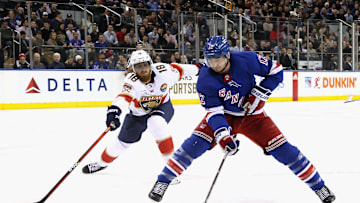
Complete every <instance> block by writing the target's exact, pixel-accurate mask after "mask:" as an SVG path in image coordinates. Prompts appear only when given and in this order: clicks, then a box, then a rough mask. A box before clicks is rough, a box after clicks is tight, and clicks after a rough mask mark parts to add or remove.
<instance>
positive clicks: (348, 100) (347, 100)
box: [344, 95, 360, 103]
mask: <svg viewBox="0 0 360 203" xmlns="http://www.w3.org/2000/svg"><path fill="white" fill-rule="evenodd" d="M352 98H353V95H350V96H349V97H348V98H347V99H346V100H345V101H344V103H349V102H354V101H360V99H354V100H352Z"/></svg>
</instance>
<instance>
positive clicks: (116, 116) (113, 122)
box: [106, 105, 121, 131]
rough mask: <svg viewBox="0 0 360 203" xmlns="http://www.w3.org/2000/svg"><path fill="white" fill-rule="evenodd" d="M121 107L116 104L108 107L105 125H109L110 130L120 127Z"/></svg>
mask: <svg viewBox="0 0 360 203" xmlns="http://www.w3.org/2000/svg"><path fill="white" fill-rule="evenodd" d="M120 114H121V109H120V108H119V107H117V106H114V105H111V106H109V107H108V110H107V114H106V126H111V129H110V130H111V131H113V130H116V129H117V128H118V127H120Z"/></svg>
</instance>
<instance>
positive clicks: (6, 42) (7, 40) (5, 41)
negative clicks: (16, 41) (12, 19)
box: [0, 20, 13, 48]
mask: <svg viewBox="0 0 360 203" xmlns="http://www.w3.org/2000/svg"><path fill="white" fill-rule="evenodd" d="M0 34H1V45H2V47H1V48H4V47H6V46H8V47H12V39H13V38H12V35H13V31H12V30H11V28H10V27H8V22H7V21H5V20H3V21H1V28H0Z"/></svg>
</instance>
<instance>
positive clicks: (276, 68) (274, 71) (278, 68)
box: [268, 62, 283, 75]
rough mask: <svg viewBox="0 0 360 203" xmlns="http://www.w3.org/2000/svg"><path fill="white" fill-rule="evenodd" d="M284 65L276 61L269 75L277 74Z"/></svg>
mask: <svg viewBox="0 0 360 203" xmlns="http://www.w3.org/2000/svg"><path fill="white" fill-rule="evenodd" d="M282 69H283V67H282V65H281V64H280V63H278V62H276V63H274V64H272V66H271V69H270V72H269V74H268V75H275V74H276V73H278V72H280V71H282Z"/></svg>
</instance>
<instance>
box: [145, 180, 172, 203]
mask: <svg viewBox="0 0 360 203" xmlns="http://www.w3.org/2000/svg"><path fill="white" fill-rule="evenodd" d="M168 186H169V183H163V182H159V181H156V183H155V185H154V187H153V188H152V189H151V191H150V193H149V198H150V199H152V200H154V201H156V202H160V201H161V199H162V198H163V196H164V194H165V191H166V189H167V188H168Z"/></svg>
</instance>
